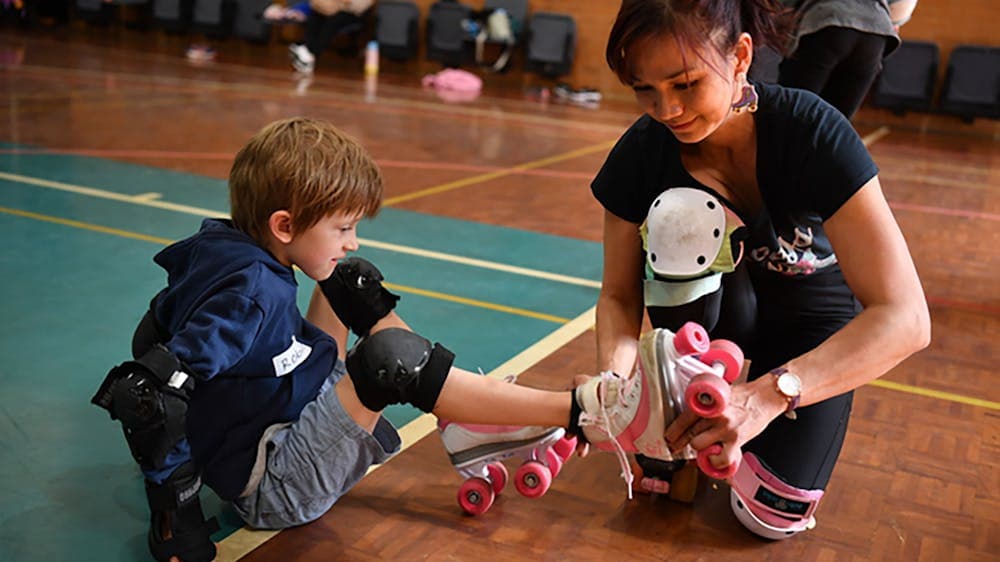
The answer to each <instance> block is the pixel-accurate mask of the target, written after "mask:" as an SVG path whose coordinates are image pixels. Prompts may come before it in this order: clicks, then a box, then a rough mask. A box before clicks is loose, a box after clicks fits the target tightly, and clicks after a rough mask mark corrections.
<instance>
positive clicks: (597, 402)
mask: <svg viewBox="0 0 1000 562" xmlns="http://www.w3.org/2000/svg"><path fill="white" fill-rule="evenodd" d="M734 348H735V349H734ZM736 352H739V348H737V347H736V346H735V345H733V344H732V343H731V342H723V340H720V343H719V345H716V346H715V347H713V346H712V344H710V342H709V338H708V334H707V332H705V330H704V328H702V327H701V326H699V325H698V324H695V323H693V322H689V323H687V324H685V325H684V326H682V327H681V329H680V330H679V331H678V332H677V333H676V334H674V333H673V332H671V331H669V330H665V329H656V330H652V331H650V332H647V333H646V334H644V335H643V336H642V338H641V339H640V341H639V361H638V365H637V367H636V370H635V373H634V374H633V376H631V377H629V378H625V377H622V376H621V375H618V374H617V373H612V372H604V373H601V375H600V376H599V377H594V378H593V379H591V380H589V381H588V382H586V383H584V384H583V385H581V386H579V387H577V389H576V399H577V402H578V404H579V405H580V408H581V410H582V413H581V414H580V419H579V425H580V428H581V429H582V431H583V436H584V437H585V438H586V439H587V441H588V442H590V444H591V445H593V446H594V447H595V448H597V449H601V450H605V451H611V452H614V453H615V454H616V455H617V456H618V461H619V464H620V465H621V468H622V478H624V479H625V482H626V484H627V487H628V496H629V498H630V499H631V497H632V481H633V473H632V470H631V467H630V465H629V463H628V459H627V457H626V453H640V454H642V455H645V456H647V457H652V458H654V459H659V460H662V461H673V460H676V459H690V458H695V456H696V454H695V452H694V450H693V449H691V448H690V447H685V449H684V450H683V451H680V452H678V454H676V455H675V454H671V452H670V450H669V447H668V446H667V443H666V440H665V439H664V438H663V434H664V431H665V430H666V428H667V426H668V425H669V424H670V423H671V422H672V421H673V420H674V419H675V418H676V417H677V416H678V415H679V414H680V412H681V411H682V410H683V408H684V406H685V396H686V391H687V389H688V386H689V384H690V383H691V382H692V381H693V380H695V379H696V378H697V380H698V381H699V385H695V390H696V391H698V392H697V393H696V394H695V398H693V399H692V400H694V401H700V400H703V401H704V404H703V405H702V409H703V411H711V412H713V413H714V415H718V413H719V412H721V411H722V410H723V409H724V408H725V401H726V399H727V398H728V390H729V389H728V383H727V382H724V381H723V378H722V377H726V378H727V379H728V380H734V379H735V378H736V377H737V376H738V375H739V372H740V367H741V366H742V362H743V354H742V353H741V352H740V353H738V357H734V356H733V355H734V354H735V353H736ZM701 375H705V377H704V378H698V377H699V376H701ZM716 382H720V383H721V384H715V383H716ZM713 454H714V453H713ZM705 461H706V463H707V456H706V458H705ZM709 466H711V465H710V464H709Z"/></svg>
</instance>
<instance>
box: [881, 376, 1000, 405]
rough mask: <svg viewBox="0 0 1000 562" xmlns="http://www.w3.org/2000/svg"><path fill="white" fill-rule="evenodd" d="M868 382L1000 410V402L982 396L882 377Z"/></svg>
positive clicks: (925, 395)
mask: <svg viewBox="0 0 1000 562" xmlns="http://www.w3.org/2000/svg"><path fill="white" fill-rule="evenodd" d="M868 384H869V385H870V386H876V387H879V388H885V389H889V390H897V391H899V392H906V393H908V394H916V395H917V396H924V397H926V398H936V399H938V400H946V401H948V402H958V403H959V404H967V405H969V406H978V407H980V408H986V409H988V410H1000V402H993V401H992V400H984V399H982V398H972V397H970V396H962V395H961V394H955V393H953V392H944V391H941V390H931V389H929V388H921V387H919V386H913V385H909V384H902V383H898V382H892V381H884V380H881V379H879V380H874V381H872V382H870V383H868Z"/></svg>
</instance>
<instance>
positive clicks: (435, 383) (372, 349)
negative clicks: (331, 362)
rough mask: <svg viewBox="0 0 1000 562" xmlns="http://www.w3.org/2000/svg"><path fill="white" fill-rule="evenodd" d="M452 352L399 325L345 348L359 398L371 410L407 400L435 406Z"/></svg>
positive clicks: (423, 407) (422, 406) (427, 409)
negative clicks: (348, 348) (349, 348)
mask: <svg viewBox="0 0 1000 562" xmlns="http://www.w3.org/2000/svg"><path fill="white" fill-rule="evenodd" d="M454 360H455V354H454V353H452V352H451V351H448V349H446V348H445V347H443V346H441V344H434V345H433V346H432V345H431V342H430V341H428V340H427V339H425V338H423V337H421V336H419V335H417V334H414V333H413V332H411V331H409V330H404V329H402V328H389V329H386V330H380V331H378V332H376V333H374V334H372V335H370V336H368V337H365V338H362V339H361V340H359V341H358V343H357V344H356V345H355V346H354V347H353V348H351V350H350V351H348V352H347V373H348V374H349V375H350V377H351V381H352V382H353V383H354V388H355V390H356V392H357V393H358V398H359V399H360V400H361V403H362V404H364V406H365V407H366V408H368V409H369V410H372V411H374V412H377V411H380V410H383V409H385V407H386V406H388V405H389V404H401V403H404V402H408V403H410V404H413V405H414V406H416V407H417V408H420V409H421V410H423V411H425V412H430V411H431V410H433V409H434V405H435V404H436V403H437V398H438V395H439V394H440V393H441V387H443V386H444V381H445V379H446V378H448V372H449V371H450V370H451V364H452V362H454Z"/></svg>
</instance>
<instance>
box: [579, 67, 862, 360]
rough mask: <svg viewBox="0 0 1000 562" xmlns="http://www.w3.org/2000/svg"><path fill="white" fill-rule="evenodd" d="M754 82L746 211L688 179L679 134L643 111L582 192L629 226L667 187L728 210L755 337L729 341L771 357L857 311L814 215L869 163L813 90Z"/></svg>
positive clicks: (794, 351) (823, 214)
mask: <svg viewBox="0 0 1000 562" xmlns="http://www.w3.org/2000/svg"><path fill="white" fill-rule="evenodd" d="M755 87H756V88H757V92H758V95H759V97H760V99H759V102H758V110H757V112H756V113H754V115H753V116H754V122H755V125H756V131H757V133H756V134H757V185H758V186H759V189H760V193H761V198H762V201H763V206H762V210H761V211H760V212H759V213H758V214H757V215H756V216H748V215H747V214H746V213H743V212H742V211H741V210H739V209H736V208H733V206H732V204H731V203H730V202H729V201H727V200H726V199H725V198H723V197H722V196H721V195H719V193H718V192H716V191H715V190H713V189H711V188H709V187H707V186H705V185H702V184H701V183H699V182H698V181H697V180H695V179H694V178H693V177H692V176H691V175H690V174H689V173H688V172H687V170H685V168H684V166H683V164H682V162H681V153H680V143H679V141H677V139H676V138H675V137H674V136H673V134H672V133H671V132H670V130H669V129H667V127H666V126H664V125H663V124H661V123H659V122H657V121H655V120H654V119H652V118H650V117H649V116H648V115H644V116H643V117H641V118H640V119H639V120H638V121H636V122H635V123H634V124H633V125H632V126H631V127H630V128H629V129H628V131H626V132H625V134H624V135H623V136H622V137H621V139H619V141H618V143H617V144H616V145H615V147H614V148H613V149H612V151H611V154H610V155H609V156H608V159H607V161H606V162H605V163H604V166H603V167H602V168H601V171H600V172H599V173H598V175H597V177H596V178H595V179H594V181H593V182H592V184H591V190H592V191H593V193H594V196H595V197H596V198H597V200H598V201H600V203H601V204H602V205H603V206H604V207H605V208H606V209H607V210H608V211H610V212H611V213H613V214H614V215H616V216H618V217H620V218H622V219H624V220H627V221H629V222H633V223H636V225H637V227H638V225H639V224H640V223H642V221H643V220H645V218H646V213H647V211H648V209H649V206H650V205H651V204H652V202H653V200H654V199H655V198H656V197H657V196H658V195H659V194H660V193H662V192H663V191H664V190H667V189H670V188H672V187H694V188H698V189H703V190H705V191H708V192H710V193H712V194H713V195H715V196H716V197H718V198H719V199H720V200H721V201H723V203H725V204H727V205H729V206H730V208H733V210H734V211H735V212H736V214H737V215H738V216H739V217H740V219H741V220H742V221H743V222H744V224H745V225H746V227H747V230H748V232H747V234H748V238H747V239H746V240H745V242H744V248H745V250H744V258H743V264H742V265H741V267H746V269H747V272H748V273H749V279H750V282H751V283H752V292H753V293H754V295H755V296H756V301H757V302H756V307H757V308H756V318H757V320H756V324H755V326H754V327H753V328H754V329H753V330H752V331H753V333H755V334H756V338H755V342H753V343H751V342H738V343H741V345H743V346H744V347H745V348H746V347H750V348H751V349H746V351H748V356H750V355H751V354H754V355H755V356H756V357H755V363H756V362H757V361H756V359H757V358H760V359H764V361H762V363H771V362H774V361H778V362H781V361H785V360H787V359H789V358H791V357H794V356H795V355H798V354H801V353H804V352H805V351H808V350H809V349H811V348H812V347H815V345H818V343H820V342H821V341H822V340H823V339H826V337H829V335H830V334H832V333H833V332H834V331H836V330H837V329H839V328H840V327H841V326H843V325H844V324H845V323H847V321H849V320H850V319H851V318H853V317H854V316H855V315H856V314H857V312H858V310H859V306H858V303H857V301H856V300H855V299H854V296H853V294H852V293H851V292H850V290H849V289H848V288H847V284H846V282H845V281H844V277H843V275H842V273H841V271H840V267H839V266H838V265H837V258H836V255H835V254H834V253H833V250H832V248H831V246H830V242H829V240H828V239H827V238H826V235H825V233H824V231H823V221H825V220H826V219H828V218H829V217H831V216H832V215H833V214H834V213H836V212H837V210H838V209H839V208H840V207H841V206H842V205H843V204H844V203H845V202H846V201H847V200H848V199H850V198H851V196H853V195H854V193H856V192H857V191H858V189H860V188H861V187H862V186H864V185H865V183H867V182H868V181H869V180H870V179H872V178H873V177H874V176H875V175H876V174H877V173H878V168H877V167H876V166H875V163H874V161H873V160H872V158H871V156H870V155H869V153H868V150H867V149H866V148H865V146H864V143H863V142H862V141H861V139H860V137H859V136H858V134H857V132H856V131H855V130H854V128H853V127H852V126H851V124H850V122H849V121H848V120H847V119H846V118H845V117H844V116H843V115H842V114H841V113H840V112H839V111H837V110H836V109H835V108H833V107H832V106H830V105H829V104H827V103H826V102H824V101H822V100H821V99H820V98H819V97H818V96H816V95H815V94H812V93H811V92H807V91H804V90H796V89H790V88H783V87H781V86H777V85H768V84H755ZM725 298H726V297H725V295H723V299H725ZM724 308H725V307H724ZM790 340H791V341H790ZM779 347H783V349H782V350H780V351H779V350H778V349H775V348H779ZM755 366H757V365H755ZM755 370H756V369H755Z"/></svg>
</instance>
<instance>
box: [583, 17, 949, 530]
mask: <svg viewBox="0 0 1000 562" xmlns="http://www.w3.org/2000/svg"><path fill="white" fill-rule="evenodd" d="M781 13H782V12H781V7H780V4H778V3H777V2H773V1H770V0H743V1H740V0H701V1H698V2H692V1H690V0H625V1H624V2H623V3H622V6H621V8H620V11H619V13H618V17H617V20H616V21H615V24H614V26H613V28H612V30H611V34H610V37H609V40H608V46H607V60H608V63H609V66H610V67H611V69H612V70H613V71H614V72H615V73H616V74H617V75H618V77H619V79H620V80H621V81H622V82H623V83H624V84H626V85H628V86H630V87H631V88H632V89H633V90H634V92H635V96H636V100H637V101H638V102H639V105H640V106H641V107H642V109H643V111H644V112H645V115H644V116H643V117H641V118H640V119H639V120H638V121H636V123H635V124H633V125H632V127H631V128H630V129H629V130H628V131H627V132H626V133H625V134H624V135H623V136H622V137H621V139H620V140H619V142H618V144H617V145H616V146H615V148H614V149H613V150H612V152H611V154H610V155H609V156H608V159H607V161H606V162H605V164H604V166H603V168H602V169H601V171H600V172H599V173H598V175H597V177H596V178H595V179H594V181H593V183H592V186H591V188H592V190H593V193H594V196H595V197H596V198H597V199H598V201H600V203H601V204H602V205H603V206H604V208H605V219H604V274H603V284H602V289H601V294H600V296H599V299H598V306H597V339H598V362H599V364H598V368H599V369H600V370H612V371H615V372H619V373H624V372H630V371H631V369H632V366H633V364H634V363H635V359H636V352H637V347H638V335H639V331H640V328H641V324H642V318H643V311H644V307H648V310H649V316H650V320H651V321H652V323H653V325H654V327H663V328H669V329H672V330H677V329H678V327H679V326H680V325H681V324H682V323H683V322H684V321H687V320H695V321H698V322H701V323H703V324H705V325H706V326H707V327H709V329H710V330H711V335H712V336H713V338H714V337H729V338H731V339H733V340H734V341H736V343H737V344H739V345H740V346H741V347H742V348H743V350H744V352H745V354H746V358H747V359H748V360H750V361H751V363H750V367H749V376H748V380H747V382H743V383H739V384H736V385H735V386H734V387H733V388H732V397H731V401H730V406H729V407H728V408H727V410H726V411H725V413H724V414H723V415H722V416H721V417H718V418H714V419H698V418H696V417H695V416H694V415H692V414H690V413H684V414H682V415H680V416H679V417H678V418H677V419H676V420H674V421H673V423H672V424H671V425H670V426H669V427H668V428H667V432H666V438H667V441H668V442H669V443H670V445H671V448H672V449H673V450H680V449H682V448H683V447H685V446H686V445H689V444H690V445H691V446H692V447H694V448H695V449H697V450H702V449H706V448H709V447H711V446H713V445H714V444H716V443H721V444H722V448H721V451H720V452H718V453H717V454H714V455H712V456H710V457H709V458H710V460H711V462H712V464H713V465H715V466H716V467H725V466H728V465H733V464H735V463H739V465H740V468H739V470H738V471H737V473H736V475H735V476H734V477H733V478H732V484H733V492H732V499H733V501H732V503H733V509H734V512H735V513H736V514H737V516H738V518H739V519H740V521H741V522H742V523H743V524H744V525H745V526H747V527H748V528H749V529H750V530H752V531H753V532H755V533H757V534H759V535H761V536H765V537H768V538H785V537H787V536H791V535H793V534H795V533H797V532H800V531H803V530H805V529H807V528H811V527H812V525H813V524H814V519H813V517H812V513H813V511H814V510H815V508H816V505H817V503H818V501H819V498H820V497H821V496H822V491H823V489H824V488H825V487H826V485H827V482H828V481H829V478H830V475H831V472H832V470H833V465H834V463H835V462H836V459H837V456H838V454H839V452H840V448H841V445H842V443H843V438H844V435H845V433H846V430H847V418H848V416H849V413H850V409H851V399H852V391H853V390H854V389H855V388H857V387H859V386H861V385H863V384H865V383H868V382H869V381H871V380H873V379H875V378H877V377H879V376H880V375H882V374H883V373H885V372H886V371H888V370H889V369H890V368H892V367H893V366H894V365H896V364H897V363H899V362H900V361H902V360H903V359H905V358H906V357H908V356H909V355H910V354H912V353H914V352H916V351H918V350H919V349H921V348H923V347H925V346H926V345H927V344H928V342H929V339H930V322H929V316H928V311H927V305H926V301H925V298H924V295H923V291H922V289H921V285H920V281H919V279H918V277H917V273H916V270H915V268H914V265H913V262H912V260H911V257H910V254H909V251H908V249H907V246H906V242H905V240H904V239H903V236H902V233H901V232H900V230H899V227H898V226H897V224H896V222H895V220H894V218H893V216H892V214H891V212H890V210H889V207H888V205H887V203H886V200H885V198H884V196H883V194H882V190H881V186H880V184H879V179H878V169H877V168H876V166H875V164H874V162H873V161H872V159H871V156H870V155H869V154H868V152H867V150H866V148H865V147H864V145H863V144H862V142H861V140H860V138H859V137H858V135H857V133H856V132H855V131H854V129H853V128H852V127H851V125H850V123H849V122H848V121H847V119H846V118H845V117H844V116H843V115H842V114H841V113H840V112H838V111H837V110H836V109H834V108H833V107H832V106H830V105H829V104H827V103H826V102H824V101H822V100H821V99H820V98H819V97H817V96H816V95H814V94H812V93H809V92H805V91H801V90H791V89H785V88H783V87H781V86H776V85H765V84H752V83H749V82H748V81H747V78H746V73H747V70H748V69H749V67H750V63H751V61H752V58H753V52H754V47H755V46H757V45H769V46H772V47H774V48H777V49H779V50H780V46H781V45H782V44H783V43H784V42H785V39H786V37H787V35H786V34H785V32H784V28H783V27H782V25H781V21H782V19H781V17H780V16H781ZM683 187H686V188H694V189H696V190H700V191H701V192H703V193H706V194H708V195H707V196H709V198H710V199H714V200H715V201H718V202H719V203H720V204H721V205H722V206H724V207H725V208H726V209H727V210H728V213H727V214H728V215H732V216H731V217H727V218H726V219H725V221H726V224H727V227H726V228H725V229H715V230H714V235H715V236H716V237H718V236H719V232H723V233H727V234H728V233H732V236H731V238H730V239H729V240H726V241H725V242H726V243H727V244H728V245H724V246H723V249H724V250H725V248H729V247H731V248H732V255H731V256H724V257H726V258H729V259H728V260H721V262H726V263H725V264H724V265H723V266H722V267H717V268H715V269H705V270H704V272H703V273H701V274H694V275H692V274H690V272H689V273H688V279H687V280H686V281H690V279H691V278H692V277H697V275H701V277H697V279H711V278H713V277H721V279H717V281H718V282H717V283H715V284H703V286H701V287H700V288H699V289H698V290H696V291H691V290H689V289H690V288H689V287H687V285H689V283H686V282H685V283H676V282H677V281H678V279H675V278H671V277H670V276H664V275H661V273H663V272H662V271H657V268H658V267H659V266H658V265H657V260H656V259H655V258H657V257H659V258H660V259H659V260H658V261H659V263H663V262H664V260H663V256H662V255H660V256H657V255H656V254H655V253H654V252H647V251H646V249H647V248H649V247H650V244H654V243H655V244H660V243H661V242H662V241H651V240H650V239H649V234H648V233H649V232H652V231H654V230H656V227H657V226H659V229H658V230H659V231H667V232H669V231H671V230H676V229H677V228H679V227H680V226H682V225H681V224H680V223H674V224H667V225H666V226H665V227H664V225H655V224H646V225H644V226H645V228H642V229H640V225H641V224H642V223H644V222H645V221H646V220H647V214H649V211H650V208H651V206H652V207H654V208H657V205H658V203H657V200H658V199H659V198H660V196H661V195H663V194H664V193H671V192H670V190H671V189H675V188H683ZM702 203H705V202H704V201H702ZM707 204H708V205H709V206H710V207H712V206H713V205H714V202H713V201H709V202H708V203H707ZM657 216H659V214H658V213H656V212H654V213H652V214H651V215H650V217H651V218H652V219H655V218H656V217H657ZM680 216H682V217H683V216H691V217H694V215H693V213H688V214H686V215H685V214H684V213H681V214H680ZM691 220H695V219H693V218H692V219H691ZM730 223H737V224H736V227H735V228H731V226H733V225H732V224H730ZM740 223H741V224H740ZM644 233H645V234H646V236H647V238H646V239H645V240H644V238H643V234H644ZM681 238H682V239H683V238H684V237H681ZM673 249H674V251H676V252H680V253H683V251H684V250H683V244H680V245H676V246H674V248H673ZM669 250H671V248H670V247H669V245H668V247H666V248H662V247H661V248H660V251H661V252H662V251H669ZM723 253H725V252H724V251H723ZM741 256H742V258H743V259H742V261H739V258H740V257H741ZM698 258H699V263H702V262H704V263H706V264H707V263H708V262H711V263H713V264H718V263H721V262H720V260H718V259H716V260H715V261H714V262H713V261H712V259H711V258H712V256H709V259H708V260H704V259H703V258H704V256H698ZM737 261H739V265H736V264H735V262H737ZM646 270H649V272H650V274H648V275H644V272H645V271H646ZM644 277H647V278H646V279H644ZM644 284H645V286H644ZM678 287H684V289H683V290H679V289H678ZM644 292H645V294H646V296H648V297H649V298H650V299H660V300H657V301H656V302H650V301H646V302H644ZM678 295H682V296H678ZM792 417H796V418H797V419H791V418H792ZM741 451H742V452H741Z"/></svg>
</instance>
